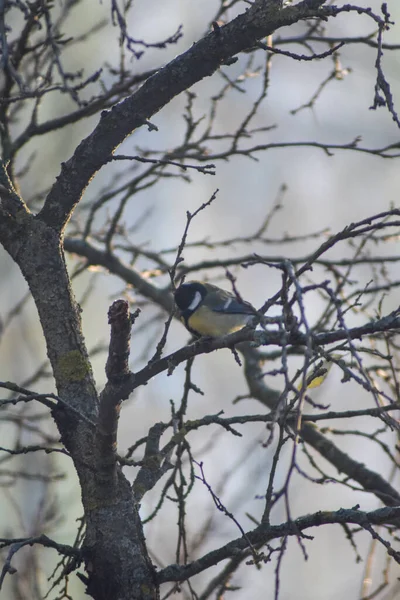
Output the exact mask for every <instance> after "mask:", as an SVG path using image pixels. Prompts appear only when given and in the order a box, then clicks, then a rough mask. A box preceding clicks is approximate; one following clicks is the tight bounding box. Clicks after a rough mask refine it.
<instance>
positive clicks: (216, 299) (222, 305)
mask: <svg viewBox="0 0 400 600" xmlns="http://www.w3.org/2000/svg"><path fill="white" fill-rule="evenodd" d="M207 287H208V295H207V304H208V306H209V307H210V308H211V310H213V311H214V312H223V313H228V314H234V315H238V314H244V315H254V314H255V310H254V308H253V307H252V306H251V304H249V303H248V302H240V301H239V300H238V299H237V298H236V296H234V294H231V293H230V292H227V291H225V290H221V289H219V288H216V287H215V286H213V285H211V284H207Z"/></svg>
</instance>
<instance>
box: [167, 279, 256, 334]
mask: <svg viewBox="0 0 400 600" xmlns="http://www.w3.org/2000/svg"><path fill="white" fill-rule="evenodd" d="M175 303H176V305H177V307H178V308H179V311H180V318H181V321H182V322H183V324H184V325H185V327H186V329H188V330H189V331H190V332H191V333H193V334H194V335H197V336H202V335H204V336H210V337H219V336H222V335H227V334H228V333H233V332H234V331H238V330H239V329H243V327H245V326H246V325H247V324H248V323H249V322H250V321H251V320H252V319H253V318H254V316H255V315H256V312H255V310H254V308H253V307H252V306H251V304H249V303H248V302H241V301H239V300H238V299H237V298H236V296H235V295H234V294H232V293H230V292H227V291H225V290H222V289H221V288H219V287H217V286H216V285H211V284H210V283H202V282H201V281H188V282H187V283H182V284H181V285H180V286H179V287H178V288H177V289H176V290H175Z"/></svg>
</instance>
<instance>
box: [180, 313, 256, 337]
mask: <svg viewBox="0 0 400 600" xmlns="http://www.w3.org/2000/svg"><path fill="white" fill-rule="evenodd" d="M250 319H251V316H249V315H230V314H224V313H215V312H212V311H211V310H209V309H208V308H206V307H204V306H201V307H200V308H199V309H198V310H196V312H195V313H194V314H193V315H192V316H191V317H189V319H188V321H189V322H188V325H189V327H190V328H191V329H192V330H193V331H196V332H197V333H199V334H200V335H207V336H211V337H220V336H222V335H227V334H228V333H233V332H234V331H238V330H239V329H243V327H245V325H246V324H247V322H248V321H249V320H250Z"/></svg>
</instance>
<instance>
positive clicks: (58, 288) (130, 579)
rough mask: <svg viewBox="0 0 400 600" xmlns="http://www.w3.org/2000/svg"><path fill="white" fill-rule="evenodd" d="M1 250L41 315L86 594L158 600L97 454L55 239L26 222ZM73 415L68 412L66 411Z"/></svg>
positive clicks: (133, 520) (72, 306) (93, 412)
mask: <svg viewBox="0 0 400 600" xmlns="http://www.w3.org/2000/svg"><path fill="white" fill-rule="evenodd" d="M14 233H15V235H12V234H10V232H8V234H6V235H5V236H4V237H5V238H6V239H5V240H3V241H5V247H6V249H7V251H8V252H9V253H10V255H11V256H12V257H13V258H14V260H15V261H16V262H17V263H18V265H19V267H20V269H21V271H22V273H23V275H24V277H25V279H26V280H27V282H28V285H29V288H30V290H31V292H32V296H33V298H34V300H35V303H36V307H37V309H38V313H39V318H40V322H41V325H42V328H43V332H44V336H45V339H46V345H47V354H48V357H49V359H50V362H51V365H52V369H53V373H54V377H55V381H56V386H57V392H58V395H59V397H60V399H61V401H62V402H60V403H58V405H57V407H56V408H55V409H54V410H53V416H54V419H55V421H56V423H57V426H58V429H59V431H60V434H61V439H62V442H63V443H64V444H65V447H66V448H67V450H68V451H69V452H70V453H71V457H72V460H73V461H74V465H75V467H76V470H77V473H78V477H79V481H80V485H81V491H82V503H83V507H84V513H85V519H86V526H87V531H86V539H85V543H84V549H83V557H84V560H85V564H86V568H87V572H88V583H87V592H88V593H89V594H90V595H91V596H92V597H93V598H95V600H157V598H159V593H158V586H157V585H156V583H155V577H154V568H153V566H152V564H151V561H150V558H149V556H148V553H147V549H146V545H145V540H144V536H143V530H142V524H141V521H140V518H139V513H138V506H137V505H136V503H135V501H134V498H133V494H132V491H131V487H130V484H129V482H128V481H127V480H126V478H125V477H124V475H123V474H122V472H121V471H120V469H119V468H118V466H115V470H116V477H115V479H114V483H113V484H110V482H109V481H108V479H107V478H106V480H105V479H104V477H103V476H102V474H103V471H104V469H103V466H104V465H102V464H100V463H101V461H100V460H99V453H98V452H96V444H95V434H96V430H97V426H98V424H97V416H98V397H97V392H96V387H95V382H94V378H93V374H92V369H91V365H90V361H89V357H88V354H87V350H86V346H85V342H84V338H83V335H82V328H81V319H80V307H79V305H78V304H77V303H76V301H75V299H74V296H73V293H72V290H71V285H70V281H69V277H68V273H67V269H66V266H65V260H64V253H63V248H62V243H61V240H60V237H59V235H58V233H57V232H56V231H55V230H54V229H52V228H51V227H48V226H47V225H45V224H44V223H43V222H42V221H41V220H40V219H38V218H34V217H32V216H31V215H29V214H26V217H25V218H24V221H23V222H22V223H19V224H18V227H17V228H16V232H14ZM69 407H70V408H69Z"/></svg>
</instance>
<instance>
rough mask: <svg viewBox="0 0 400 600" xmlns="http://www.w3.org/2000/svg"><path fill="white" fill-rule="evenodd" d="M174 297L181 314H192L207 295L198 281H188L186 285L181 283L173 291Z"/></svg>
mask: <svg viewBox="0 0 400 600" xmlns="http://www.w3.org/2000/svg"><path fill="white" fill-rule="evenodd" d="M174 295H175V303H176V305H177V307H178V308H179V310H180V311H181V312H182V313H183V312H185V311H189V312H192V311H194V310H195V309H196V308H197V307H198V306H199V304H200V303H201V302H202V301H203V300H204V297H205V296H206V295H207V289H206V288H205V286H204V285H203V284H202V283H200V282H199V281H188V282H187V283H182V285H180V286H179V287H178V288H177V289H176V290H175V294H174ZM196 300H197V304H196Z"/></svg>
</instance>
